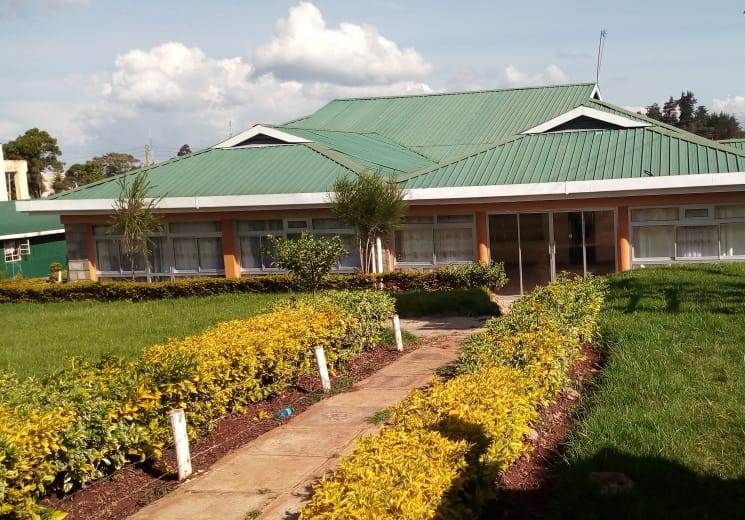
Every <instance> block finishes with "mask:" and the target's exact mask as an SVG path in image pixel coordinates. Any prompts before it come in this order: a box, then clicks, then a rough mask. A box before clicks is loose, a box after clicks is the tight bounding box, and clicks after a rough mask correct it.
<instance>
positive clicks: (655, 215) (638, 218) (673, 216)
mask: <svg viewBox="0 0 745 520" xmlns="http://www.w3.org/2000/svg"><path fill="white" fill-rule="evenodd" d="M666 220H678V208H638V209H632V210H631V221H632V222H654V221H666Z"/></svg>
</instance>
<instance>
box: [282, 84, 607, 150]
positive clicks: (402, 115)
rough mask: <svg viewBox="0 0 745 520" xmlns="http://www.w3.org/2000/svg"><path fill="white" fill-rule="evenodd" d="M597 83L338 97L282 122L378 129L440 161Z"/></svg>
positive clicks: (517, 127)
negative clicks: (310, 112) (291, 119)
mask: <svg viewBox="0 0 745 520" xmlns="http://www.w3.org/2000/svg"><path fill="white" fill-rule="evenodd" d="M594 89H595V85H594V84H593V83H581V84H576V85H558V86H548V87H530V88H517V89H505V90H487V91H476V92H455V93H443V94H424V95H415V96H394V97H377V98H357V99H338V100H335V101H332V102H330V103H329V104H327V105H326V106H324V107H322V108H321V109H320V110H318V111H317V112H315V113H313V114H311V115H310V116H308V117H305V118H303V119H298V120H296V121H292V122H290V123H287V124H285V125H280V128H281V127H288V128H289V127H292V128H305V129H325V130H338V131H344V132H376V133H378V134H380V135H382V136H384V137H387V138H389V139H392V140H393V141H395V142H397V143H400V144H401V145H403V146H405V147H407V148H410V149H412V150H415V151H417V152H419V153H421V154H423V155H425V156H427V157H429V158H431V159H434V160H435V161H443V160H447V159H452V158H454V157H457V156H458V155H462V154H463V153H466V152H468V151H469V150H473V149H476V148H478V147H480V146H482V145H484V144H487V143H497V142H499V141H501V140H502V139H505V138H506V137H509V136H510V135H513V134H516V133H518V132H520V131H522V130H526V129H528V128H531V127H533V126H535V125H538V124H540V123H543V122H544V121H547V120H549V119H551V118H553V117H556V116H558V115H560V114H563V113H564V112H566V111H568V110H570V109H572V108H574V107H576V106H577V105H579V104H581V103H582V102H583V101H586V100H588V99H590V97H591V96H592V93H593V91H594Z"/></svg>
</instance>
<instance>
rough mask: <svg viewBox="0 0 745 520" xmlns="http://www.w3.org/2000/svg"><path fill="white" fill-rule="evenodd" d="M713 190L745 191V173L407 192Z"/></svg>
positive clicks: (525, 194) (482, 196) (476, 196)
mask: <svg viewBox="0 0 745 520" xmlns="http://www.w3.org/2000/svg"><path fill="white" fill-rule="evenodd" d="M711 191H744V192H745V172H736V173H706V174H697V175H675V176H669V177H644V178H634V179H608V180H592V181H567V182H541V183H534V184H508V185H503V186H464V187H449V188H415V189H410V190H408V191H407V195H408V196H407V199H408V200H409V201H410V202H412V203H417V202H424V201H433V200H437V201H441V202H451V203H456V202H457V203H463V202H469V201H470V202H475V201H494V202H508V201H518V200H541V199H572V198H597V197H617V196H618V197H625V196H626V197H628V196H634V195H657V194H664V193H701V192H711Z"/></svg>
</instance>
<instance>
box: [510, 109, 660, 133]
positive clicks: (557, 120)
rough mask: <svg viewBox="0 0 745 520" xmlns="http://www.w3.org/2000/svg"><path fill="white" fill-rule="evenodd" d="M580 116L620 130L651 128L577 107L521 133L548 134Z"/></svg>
mask: <svg viewBox="0 0 745 520" xmlns="http://www.w3.org/2000/svg"><path fill="white" fill-rule="evenodd" d="M582 116H587V117H590V118H592V119H597V120H598V121H603V122H605V123H609V124H611V125H615V126H620V127H621V128H644V127H646V126H651V125H650V124H648V123H643V122H641V121H635V120H633V119H630V118H628V117H623V116H619V115H616V114H611V113H609V112H603V111H602V110H598V109H596V108H590V107H577V108H573V109H572V110H570V111H569V112H565V113H563V114H561V115H560V116H556V117H554V118H553V119H549V120H548V121H546V122H545V123H541V124H540V125H538V126H534V127H533V128H529V129H527V130H525V131H524V132H522V133H523V134H542V133H544V132H548V131H550V130H552V129H554V128H556V127H557V126H561V125H563V124H564V123H568V122H569V121H572V120H573V119H577V118H578V117H582Z"/></svg>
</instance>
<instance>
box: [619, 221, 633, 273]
mask: <svg viewBox="0 0 745 520" xmlns="http://www.w3.org/2000/svg"><path fill="white" fill-rule="evenodd" d="M616 249H617V253H618V270H619V271H628V270H629V269H631V233H630V232H629V208H628V206H619V207H618V245H617V248H616Z"/></svg>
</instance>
